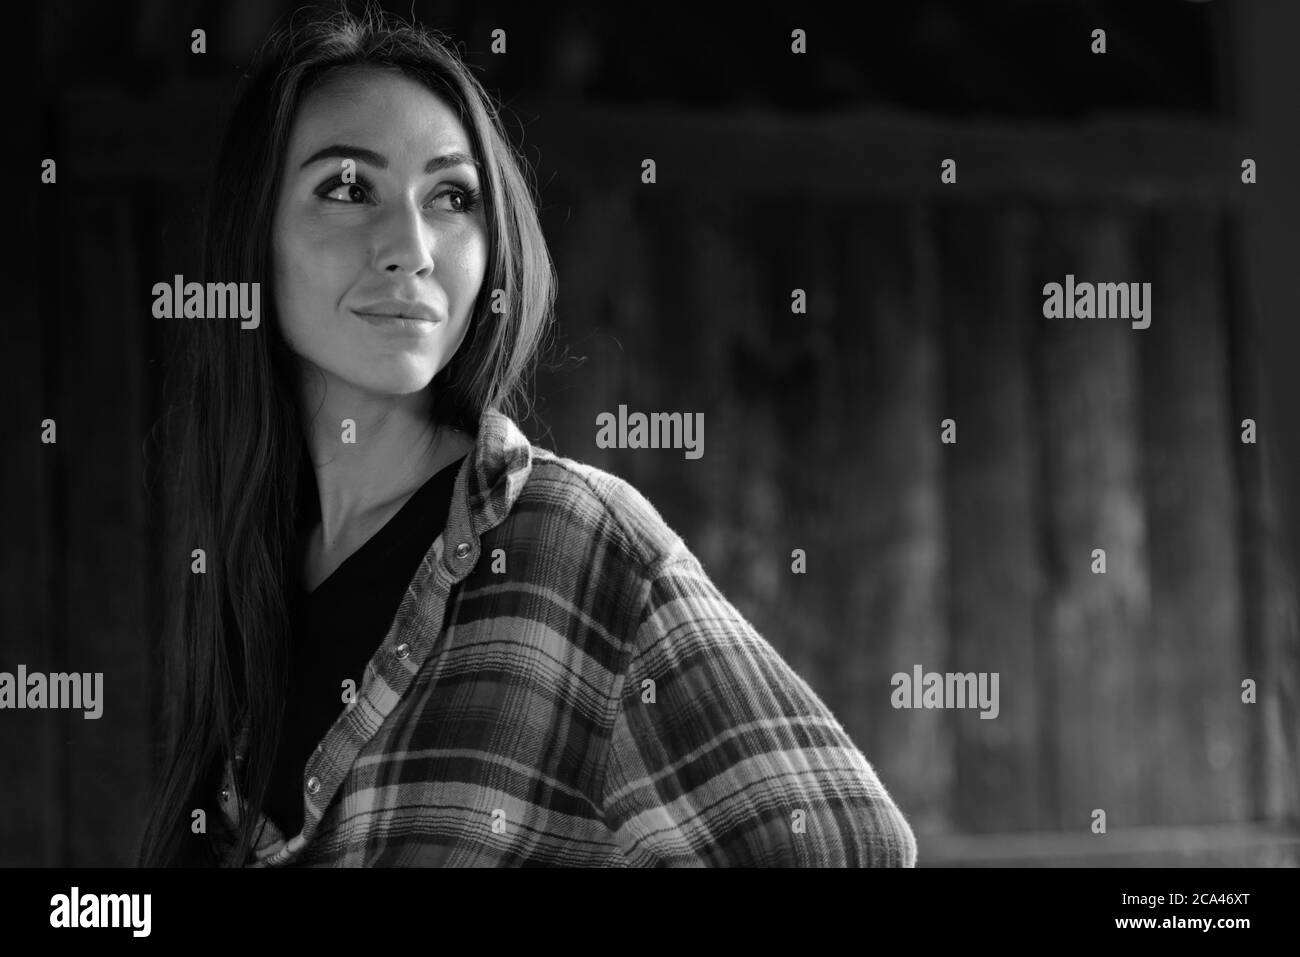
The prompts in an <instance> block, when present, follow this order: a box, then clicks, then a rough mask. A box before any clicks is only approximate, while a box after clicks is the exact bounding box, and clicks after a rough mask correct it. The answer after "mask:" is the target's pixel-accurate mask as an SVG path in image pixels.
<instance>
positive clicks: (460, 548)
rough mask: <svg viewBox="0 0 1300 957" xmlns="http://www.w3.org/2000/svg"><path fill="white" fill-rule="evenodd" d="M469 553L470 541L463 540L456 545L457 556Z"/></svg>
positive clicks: (461, 556)
mask: <svg viewBox="0 0 1300 957" xmlns="http://www.w3.org/2000/svg"><path fill="white" fill-rule="evenodd" d="M468 554H469V542H461V543H460V544H459V545H457V546H456V557H457V558H464V557H465V556H466V555H468Z"/></svg>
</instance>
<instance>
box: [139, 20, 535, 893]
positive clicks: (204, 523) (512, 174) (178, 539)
mask: <svg viewBox="0 0 1300 957" xmlns="http://www.w3.org/2000/svg"><path fill="white" fill-rule="evenodd" d="M296 19H297V18H296V17H291V18H290V20H289V21H287V23H285V24H284V25H282V26H280V27H278V28H277V30H276V31H275V32H274V33H273V34H272V36H271V37H270V38H269V40H268V41H267V43H266V44H265V45H264V47H263V48H262V50H261V51H260V52H259V55H258V57H257V60H256V61H255V62H254V65H253V68H252V69H251V71H250V73H249V74H248V75H247V76H246V77H245V80H246V85H245V86H244V88H243V89H242V91H241V93H240V96H239V97H238V100H237V102H236V104H235V107H234V109H233V111H232V113H231V115H230V118H229V120H228V124H227V126H226V129H225V133H224V137H223V139H222V142H221V148H220V150H219V152H218V154H217V159H216V166H215V170H214V172H213V175H212V179H211V181H210V192H209V194H208V197H207V212H206V216H205V220H204V227H203V268H204V271H205V276H204V279H205V280H206V281H218V282H223V283H225V282H259V283H261V286H260V289H261V292H262V295H261V302H262V304H263V308H262V321H261V323H260V325H259V326H258V327H257V328H256V329H242V328H240V324H239V321H238V320H234V321H232V320H229V319H218V320H212V319H206V320H195V319H189V320H185V321H184V331H185V335H186V336H187V337H188V339H187V342H186V343H185V345H186V348H185V351H184V360H185V361H184V363H183V371H182V373H181V376H182V378H181V380H180V381H181V382H182V383H183V385H182V389H183V395H182V397H181V399H180V401H179V403H178V404H177V407H176V409H175V410H174V412H173V413H172V414H169V416H167V418H168V419H169V420H170V419H171V418H172V415H174V417H175V420H176V427H175V428H174V429H173V428H171V427H170V426H169V427H168V428H166V429H165V433H166V435H165V440H164V441H165V445H166V447H167V450H166V451H167V454H166V457H165V461H166V463H167V464H166V466H165V468H164V482H166V483H167V484H168V485H169V486H171V487H172V489H173V493H172V495H171V497H170V502H169V508H170V509H171V520H170V521H169V522H168V527H169V529H170V531H171V535H170V536H169V548H168V550H167V551H168V554H167V556H166V564H165V567H166V568H167V573H166V575H165V578H166V584H165V586H164V587H165V589H166V592H165V594H166V600H165V607H166V608H167V613H166V616H165V620H164V623H163V656H164V660H165V668H164V688H165V691H164V698H163V709H162V710H163V720H164V726H165V729H166V733H165V742H164V746H165V753H164V755H163V758H162V766H161V774H160V778H159V780H158V781H157V784H156V788H155V793H154V796H153V804H152V809H151V812H150V814H149V818H148V822H147V824H146V825H145V830H144V835H143V838H142V841H141V845H140V850H139V856H138V859H137V863H138V864H139V865H141V866H146V867H153V866H168V865H191V866H194V865H197V866H211V865H213V864H216V863H218V862H217V860H216V857H215V855H214V853H213V851H212V849H211V846H210V843H209V840H208V838H207V837H206V836H204V835H196V834H193V833H191V822H192V814H193V812H194V811H195V810H198V809H205V813H206V814H207V817H208V822H209V826H212V825H213V824H214V823H219V822H218V821H216V820H215V818H214V815H215V812H214V810H213V808H214V807H215V800H214V798H215V793H216V789H217V788H218V787H219V786H220V774H221V771H222V769H223V768H224V765H225V762H226V761H228V760H231V759H232V758H233V755H234V749H235V736H236V734H237V733H238V730H239V725H240V723H241V721H242V720H243V719H245V718H246V719H247V720H248V721H249V723H250V725H251V729H252V734H251V736H250V739H249V742H248V753H247V758H246V761H245V764H244V767H243V774H244V778H243V779H242V781H241V782H240V793H241V795H242V796H243V797H244V798H245V799H246V801H247V806H248V807H250V808H254V809H255V808H258V807H260V806H261V803H262V800H263V799H264V797H265V793H266V788H267V782H268V779H269V777H270V772H271V765H272V762H273V761H274V760H275V751H276V747H277V744H278V740H279V735H280V729H281V723H282V720H283V716H282V709H283V701H284V690H285V688H286V687H287V682H286V676H285V673H284V672H285V647H286V646H287V638H288V607H287V597H286V596H287V592H288V586H289V584H290V583H291V582H292V581H293V579H292V578H291V577H290V576H292V575H295V574H296V567H297V558H296V551H297V547H298V545H297V543H298V537H297V536H298V523H299V518H300V512H299V509H300V507H301V503H302V501H303V500H304V499H305V498H306V494H305V492H306V490H308V489H310V488H312V487H313V486H312V485H311V484H309V483H310V478H311V472H310V460H309V458H308V457H307V451H306V450H307V446H306V440H305V436H304V433H303V426H302V423H301V419H300V416H299V410H298V403H299V402H300V399H299V392H298V389H297V381H298V380H297V371H296V370H297V368H298V366H297V363H296V358H295V357H294V356H293V355H292V353H291V351H290V349H289V347H288V346H287V344H286V343H285V341H284V339H283V336H282V335H281V333H280V331H279V327H278V322H277V320H276V316H275V313H274V301H275V297H274V294H273V291H272V287H271V278H272V270H271V260H270V256H271V251H272V244H271V219H272V215H273V212H274V210H275V208H276V201H277V197H278V193H279V182H280V176H281V171H282V168H283V164H284V161H285V150H286V146H287V144H288V140H289V134H290V132H291V129H292V124H293V121H294V117H295V115H296V113H297V110H298V107H299V105H300V104H301V103H302V101H303V98H304V97H305V96H306V94H307V93H308V92H310V91H311V90H312V89H313V88H315V86H316V85H317V84H319V83H320V82H321V81H322V79H324V78H325V77H326V76H327V75H328V74H330V73H331V71H334V70H337V69H339V68H345V67H358V66H367V67H375V68H379V69H386V70H396V71H400V72H401V73H402V74H404V75H406V76H408V77H410V78H412V79H414V80H416V81H418V82H420V83H422V84H424V86H425V87H427V88H428V89H429V90H430V91H432V92H433V93H434V94H435V95H437V96H439V97H441V98H442V99H443V100H444V101H445V102H446V103H447V104H448V106H449V107H450V108H451V109H452V110H454V111H455V112H456V113H457V114H458V115H459V118H460V121H461V123H462V124H463V126H464V127H465V130H466V132H467V133H468V135H469V137H470V140H471V143H472V145H473V148H474V150H475V153H476V155H477V158H478V159H479V161H480V163H481V164H482V170H483V175H482V183H481V185H482V192H483V199H484V203H485V209H486V212H487V224H488V232H489V251H488V262H487V271H486V274H485V276H484V281H483V286H482V289H481V290H480V293H479V296H478V299H477V301H476V302H475V304H474V308H473V311H472V313H471V316H470V328H469V330H468V331H467V333H466V336H465V339H464V341H463V342H462V343H461V346H460V348H459V349H458V350H457V352H456V354H455V356H454V357H453V358H452V360H451V361H450V362H449V363H448V365H447V367H446V368H445V369H443V370H442V371H441V372H439V373H438V375H437V376H435V377H434V380H433V382H432V384H431V386H430V388H431V389H432V390H433V392H434V401H433V410H434V411H433V415H434V418H435V420H436V421H437V422H439V423H442V424H446V425H449V426H451V427H453V428H458V429H461V430H463V431H468V432H470V434H474V433H476V432H477V430H478V426H479V421H480V418H481V416H482V413H483V412H484V410H486V409H487V408H489V407H495V408H498V409H500V410H501V411H503V412H505V413H506V414H507V415H516V414H517V413H516V412H515V405H516V402H517V401H518V400H520V399H521V398H522V399H523V400H524V401H525V402H526V401H527V398H528V393H527V384H526V383H527V380H528V377H529V375H530V373H531V372H532V371H533V370H534V366H535V362H536V355H537V351H538V349H539V347H540V345H541V343H542V341H543V338H544V334H545V332H546V330H547V326H548V324H549V321H550V319H551V317H552V311H553V307H554V296H555V293H554V288H555V273H554V267H553V265H552V262H551V258H550V255H549V253H548V252H547V249H546V243H545V240H544V238H543V235H542V230H541V225H540V223H539V222H538V217H537V211H536V197H535V193H534V187H533V184H532V182H531V180H529V179H527V178H525V174H526V173H527V172H528V166H527V164H526V163H525V162H524V161H523V160H522V159H521V158H519V157H518V156H517V154H516V153H515V152H514V150H513V148H512V147H511V145H510V144H509V141H508V140H507V139H506V137H505V135H504V132H503V130H502V127H501V125H500V119H499V118H498V115H497V113H496V110H495V108H494V107H493V106H492V104H491V100H490V99H489V97H488V95H487V94H486V92H485V91H484V90H483V88H482V86H481V85H480V84H479V82H478V81H477V79H476V78H475V77H474V76H473V75H472V74H471V73H470V72H469V70H468V69H467V67H466V66H465V65H464V64H463V63H462V62H461V60H460V58H459V55H458V54H457V52H456V51H455V48H454V47H453V46H451V45H450V44H449V43H448V41H447V38H446V37H445V36H443V35H442V34H440V33H437V32H436V31H430V30H428V29H425V28H423V27H419V26H415V25H412V24H407V23H405V22H402V21H400V20H397V19H395V18H392V17H390V16H388V15H386V14H384V13H382V12H381V11H379V10H378V9H375V8H372V7H367V8H366V10H365V12H363V13H361V14H356V15H354V14H351V13H349V12H347V11H346V10H340V11H339V12H335V13H332V14H328V15H326V16H324V17H322V18H315V19H311V20H310V21H309V22H296ZM495 289H500V290H503V291H504V303H505V311H504V313H503V314H501V313H497V312H493V311H492V306H493V295H492V291H493V290H495ZM173 433H174V434H173ZM197 548H203V549H205V551H206V557H207V569H206V574H192V573H191V558H190V555H191V550H192V549H197ZM254 817H255V815H254V814H251V813H245V814H242V815H241V822H240V826H239V828H238V833H237V834H236V835H234V839H235V841H236V843H237V848H238V851H237V853H238V860H240V861H243V860H245V859H246V857H247V855H248V853H249V850H250V848H251V846H252V843H253V840H254V838H255V835H254V834H252V824H253V823H254V820H253V819H254Z"/></svg>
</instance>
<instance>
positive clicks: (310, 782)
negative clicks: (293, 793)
mask: <svg viewBox="0 0 1300 957" xmlns="http://www.w3.org/2000/svg"><path fill="white" fill-rule="evenodd" d="M319 790H320V778H318V777H316V775H314V774H313V775H312V776H311V777H309V778H308V779H307V793H308V794H315V793H316V792H317V791H319Z"/></svg>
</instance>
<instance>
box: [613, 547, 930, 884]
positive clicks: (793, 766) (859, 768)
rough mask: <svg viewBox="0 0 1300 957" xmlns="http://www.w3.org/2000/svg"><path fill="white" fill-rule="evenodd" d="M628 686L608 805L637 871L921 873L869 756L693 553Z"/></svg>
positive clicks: (646, 636) (644, 633)
mask: <svg viewBox="0 0 1300 957" xmlns="http://www.w3.org/2000/svg"><path fill="white" fill-rule="evenodd" d="M622 677H623V683H622V686H621V688H620V689H619V694H618V703H617V711H616V716H615V720H614V725H613V731H612V736H611V741H610V751H609V755H608V763H607V766H606V775H605V780H604V785H603V790H602V798H603V802H604V812H605V816H606V821H607V824H608V826H609V827H610V829H611V830H612V831H614V833H615V834H616V835H617V837H618V839H619V842H620V844H621V845H622V847H623V850H624V853H625V854H626V855H627V857H628V859H629V861H630V862H631V863H632V864H634V865H637V866H675V867H700V866H778V867H779V866H787V867H914V866H915V864H916V839H915V836H914V835H913V833H912V829H911V827H910V826H909V824H908V822H907V820H906V818H905V817H904V816H903V813H902V812H901V811H900V810H899V809H898V807H897V806H896V805H895V804H894V802H893V800H892V799H891V798H890V796H889V794H888V792H887V791H886V789H885V787H884V785H883V784H882V783H881V782H880V780H879V778H878V777H877V776H876V773H875V771H874V770H873V768H872V767H871V765H870V764H869V763H868V761H867V759H866V757H865V756H864V755H863V754H862V752H861V751H859V750H858V748H857V747H856V746H855V745H854V744H853V741H852V740H851V739H850V738H849V736H848V733H847V732H846V731H845V730H844V728H843V726H842V725H841V724H840V723H839V721H838V720H837V719H836V718H835V717H834V715H833V714H832V713H831V712H830V710H829V709H828V707H827V706H826V705H825V704H824V703H823V702H822V700H821V699H820V698H819V697H818V696H817V694H816V693H815V692H814V691H813V690H812V688H811V687H810V686H809V685H808V684H807V682H805V681H804V680H803V679H802V678H801V677H800V676H799V675H798V674H796V673H795V672H794V670H793V669H792V668H791V667H790V666H789V665H788V664H787V663H786V662H785V660H784V659H782V658H781V657H780V655H778V654H777V652H776V650H775V649H774V648H773V647H772V646H771V645H770V644H769V643H768V642H767V641H766V640H764V639H763V638H762V637H761V636H760V635H759V634H757V632H756V631H755V630H754V628H753V627H752V626H751V625H750V624H749V623H748V622H747V621H746V620H745V618H744V617H743V616H742V615H741V614H740V612H739V611H737V610H736V608H735V607H733V606H732V605H731V604H730V603H729V602H728V601H727V600H726V598H725V597H723V595H722V593H721V592H720V591H719V590H718V588H717V587H716V586H715V585H714V584H713V582H712V581H711V580H710V579H709V578H708V576H707V575H706V574H705V572H704V570H703V568H702V567H701V565H700V564H699V562H698V560H697V559H696V558H695V557H694V556H693V555H691V554H690V553H689V552H688V551H686V550H685V549H684V547H683V548H682V549H679V550H678V551H677V553H676V554H675V555H674V556H673V557H671V558H669V559H667V560H666V561H664V562H662V563H661V564H660V565H659V566H658V568H657V570H656V571H655V573H654V574H653V575H652V576H651V580H650V583H649V589H648V593H647V597H646V599H645V607H644V613H643V615H642V618H641V624H640V626H639V628H638V631H637V634H636V638H635V641H634V643H633V647H632V648H631V651H630V655H629V658H628V663H627V666H626V669H625V670H624V672H623V675H622Z"/></svg>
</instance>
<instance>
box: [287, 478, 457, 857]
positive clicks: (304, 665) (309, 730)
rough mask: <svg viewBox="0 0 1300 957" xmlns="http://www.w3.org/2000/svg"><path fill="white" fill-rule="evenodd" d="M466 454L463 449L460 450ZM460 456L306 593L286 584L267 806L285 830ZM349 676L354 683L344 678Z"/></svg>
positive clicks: (355, 689) (437, 515) (441, 505)
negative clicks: (284, 655) (278, 713)
mask: <svg viewBox="0 0 1300 957" xmlns="http://www.w3.org/2000/svg"><path fill="white" fill-rule="evenodd" d="M462 458H463V456H462ZM460 461H461V460H460V459H457V460H456V461H455V462H454V463H452V464H451V465H448V466H447V467H446V468H444V469H443V470H442V471H440V472H438V473H437V474H435V475H434V476H432V477H431V478H430V479H428V481H426V482H425V483H424V484H423V485H422V486H420V488H418V489H416V491H415V493H414V494H413V495H412V496H411V497H410V498H408V499H407V500H406V502H405V503H404V504H403V505H402V507H401V508H400V509H399V510H398V511H397V512H396V513H395V514H394V515H393V516H392V517H391V518H390V519H389V520H388V521H387V522H385V523H384V525H383V526H382V527H381V528H380V529H379V531H377V532H375V534H373V535H372V536H370V538H368V539H367V540H366V541H365V542H364V543H362V545H361V547H360V548H358V549H357V550H356V551H354V552H353V553H352V554H351V555H349V556H348V557H347V558H346V559H344V561H343V562H342V564H340V565H339V566H338V567H337V568H335V569H334V571H332V572H331V573H330V574H329V576H328V577H327V578H325V580H324V581H322V582H321V583H320V584H319V585H317V586H316V587H315V588H314V589H312V590H311V591H310V592H308V591H307V590H306V589H305V588H304V587H303V585H302V583H301V581H299V580H297V579H295V580H294V582H293V585H292V587H291V589H290V592H291V594H290V601H289V609H290V622H291V628H292V631H291V641H290V648H289V655H288V662H287V664H288V674H289V690H288V699H287V700H286V702H285V714H284V726H283V730H282V732H281V736H280V746H279V749H278V750H277V753H276V759H275V765H274V767H273V768H272V772H271V780H270V784H269V787H268V791H267V796H266V801H265V802H264V804H265V810H266V813H267V814H268V815H269V816H270V818H271V819H272V820H273V821H275V822H276V824H277V825H278V826H279V827H280V828H281V830H283V831H284V833H286V834H297V833H299V832H300V831H301V830H302V825H303V768H304V766H305V765H306V763H307V760H308V758H310V757H311V754H312V752H313V751H314V750H315V748H316V745H317V744H318V743H319V742H320V740H321V739H322V738H323V737H324V736H325V733H326V732H327V731H329V729H330V726H331V725H333V724H334V722H335V720H336V719H337V718H338V716H339V713H340V711H342V710H343V709H345V708H346V707H347V706H348V701H349V700H351V701H356V700H357V699H358V698H359V697H360V689H361V685H362V678H363V677H364V673H365V667H366V662H368V661H369V660H370V657H371V656H372V655H373V654H374V653H375V649H376V648H377V647H379V645H380V643H382V642H383V640H384V636H385V635H386V634H387V633H388V629H389V627H390V626H391V625H392V623H393V618H394V616H395V615H396V614H397V607H398V604H399V603H400V602H401V600H402V595H403V593H404V592H405V591H406V588H407V586H408V585H409V584H410V582H411V579H412V577H413V576H414V574H415V572H416V570H417V568H418V566H419V564H420V561H421V560H422V559H423V558H424V555H425V553H426V552H428V550H429V547H430V546H431V545H432V544H433V540H434V539H435V538H437V536H438V533H439V532H441V531H442V528H443V526H444V525H445V524H446V521H447V511H448V507H449V505H450V502H451V491H452V484H453V483H454V481H455V479H456V472H457V470H458V469H459V468H460ZM349 679H350V680H351V681H352V685H351V687H350V688H349V687H347V686H345V684H344V682H345V681H347V680H349Z"/></svg>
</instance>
